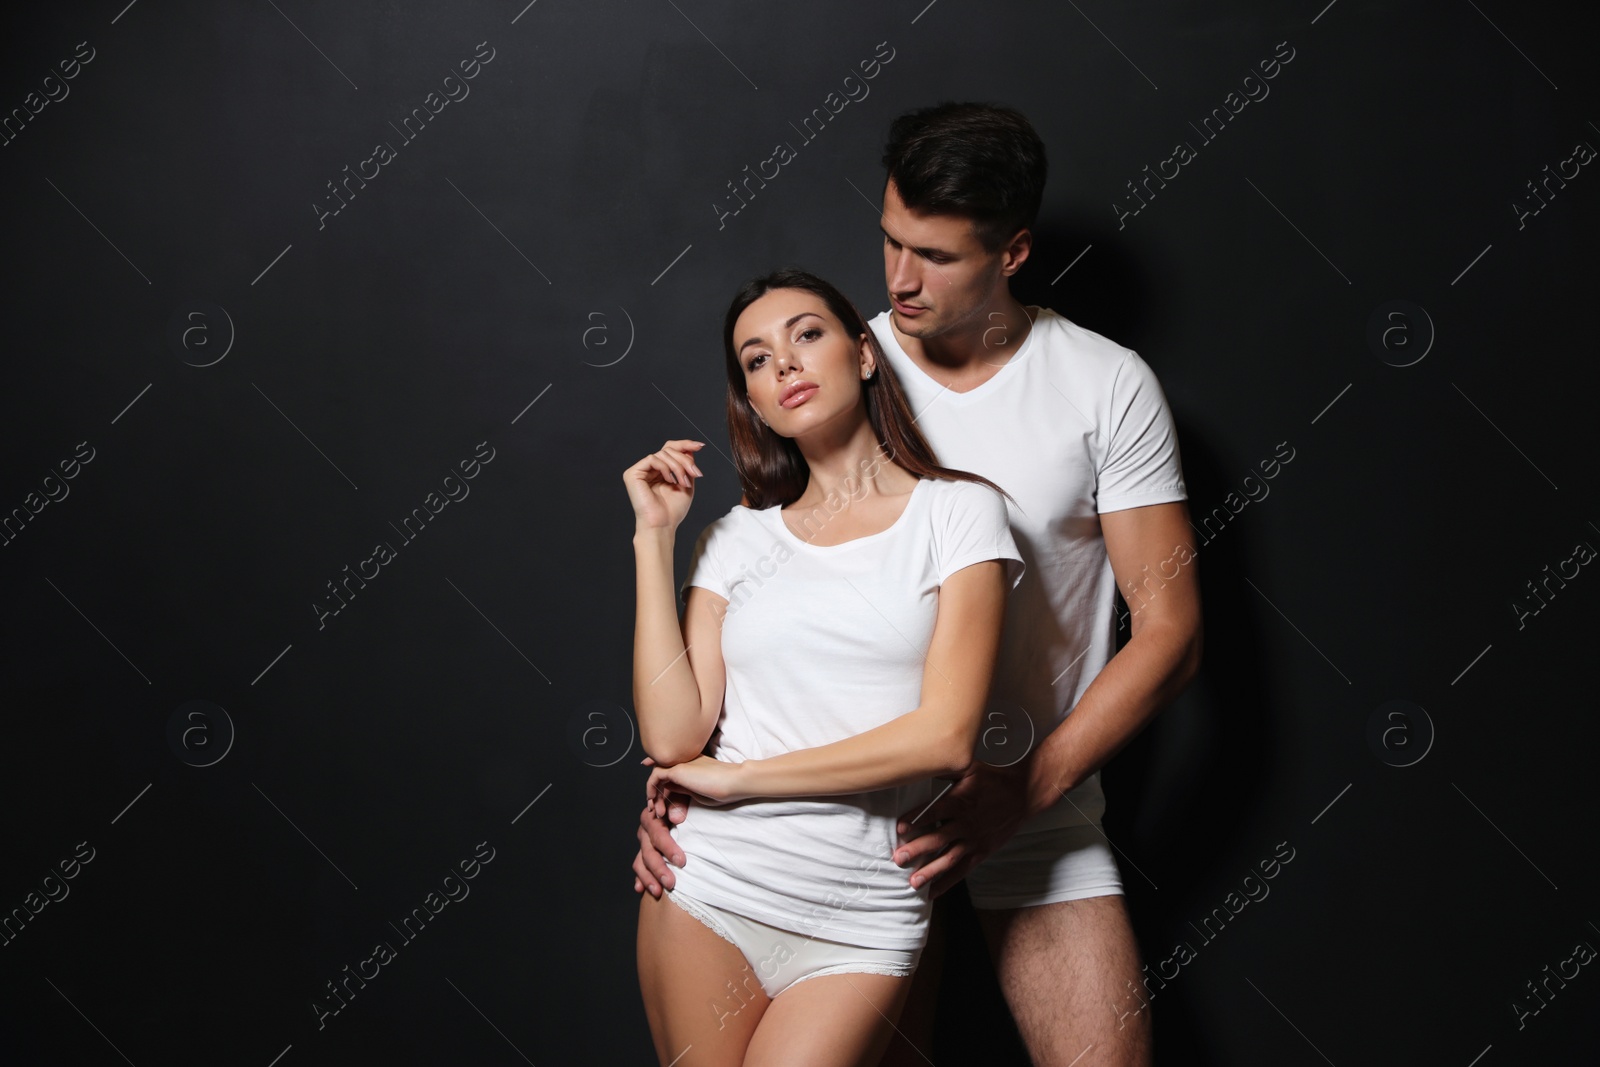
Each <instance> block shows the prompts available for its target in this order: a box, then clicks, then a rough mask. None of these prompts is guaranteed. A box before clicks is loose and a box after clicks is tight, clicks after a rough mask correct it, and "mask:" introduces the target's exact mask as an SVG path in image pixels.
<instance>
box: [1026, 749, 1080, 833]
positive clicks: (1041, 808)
mask: <svg viewBox="0 0 1600 1067" xmlns="http://www.w3.org/2000/svg"><path fill="white" fill-rule="evenodd" d="M1031 764H1032V765H1031V766H1030V768H1029V774H1028V817H1029V818H1032V817H1033V816H1035V815H1042V814H1044V813H1045V812H1047V811H1049V810H1050V809H1051V808H1053V807H1055V806H1056V805H1057V804H1058V803H1060V802H1061V799H1062V797H1064V796H1066V794H1067V793H1068V792H1069V791H1070V790H1068V789H1067V788H1066V786H1065V785H1063V784H1062V783H1061V782H1060V780H1059V779H1058V778H1057V777H1056V776H1055V775H1054V774H1052V773H1051V772H1050V770H1049V768H1048V767H1046V766H1045V763H1044V761H1043V760H1041V759H1037V758H1035V759H1033V760H1032V761H1031Z"/></svg>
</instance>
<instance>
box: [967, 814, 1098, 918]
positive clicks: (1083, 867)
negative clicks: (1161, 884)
mask: <svg viewBox="0 0 1600 1067" xmlns="http://www.w3.org/2000/svg"><path fill="white" fill-rule="evenodd" d="M966 881H967V892H968V895H969V896H971V897H972V906H973V907H974V908H982V909H985V910H993V909H996V908H1029V907H1033V906H1035V905H1038V904H1054V903H1056V902H1058V901H1062V900H1080V899H1082V898H1084V897H1102V896H1120V895H1122V876H1121V874H1120V873H1119V871H1118V870H1117V861H1116V858H1115V857H1114V856H1113V855H1112V853H1111V846H1110V845H1109V844H1108V843H1107V842H1106V837H1105V834H1104V833H1102V832H1101V830H1100V827H1099V826H1096V825H1089V826H1059V827H1055V828H1053V829H1049V830H1036V831H1033V832H1030V833H1019V834H1015V835H1013V836H1012V838H1011V840H1009V841H1007V842H1006V843H1005V844H1004V845H1002V846H1000V848H999V849H998V850H997V851H995V852H994V853H993V854H991V855H990V856H989V857H988V858H987V859H985V860H984V861H983V862H982V863H980V864H978V865H977V866H976V867H974V868H972V870H970V871H968V872H967V878H966Z"/></svg>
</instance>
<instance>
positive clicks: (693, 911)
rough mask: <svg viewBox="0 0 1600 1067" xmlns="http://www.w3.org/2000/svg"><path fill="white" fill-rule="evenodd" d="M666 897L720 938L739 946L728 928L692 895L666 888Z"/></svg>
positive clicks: (736, 946) (735, 946)
mask: <svg viewBox="0 0 1600 1067" xmlns="http://www.w3.org/2000/svg"><path fill="white" fill-rule="evenodd" d="M667 898H668V899H669V900H671V901H672V902H673V903H674V904H676V905H677V906H678V907H680V908H682V909H683V910H684V911H686V912H688V913H689V914H690V915H692V916H694V917H695V918H696V919H699V920H700V922H701V923H702V924H704V925H705V926H706V927H707V928H708V929H710V931H711V932H712V933H714V934H716V935H717V936H718V937H720V938H722V940H724V941H726V942H727V943H728V944H730V945H732V946H733V947H734V948H738V947H739V943H738V942H737V941H735V940H734V939H733V935H732V934H730V933H728V928H727V927H725V926H723V925H722V924H721V923H720V922H718V921H717V917H716V916H715V915H713V914H712V913H711V912H710V911H708V910H706V908H705V907H703V906H702V905H701V903H700V902H699V901H698V900H695V899H694V898H693V897H688V896H685V895H684V894H682V893H679V892H677V891H676V890H668V891H667Z"/></svg>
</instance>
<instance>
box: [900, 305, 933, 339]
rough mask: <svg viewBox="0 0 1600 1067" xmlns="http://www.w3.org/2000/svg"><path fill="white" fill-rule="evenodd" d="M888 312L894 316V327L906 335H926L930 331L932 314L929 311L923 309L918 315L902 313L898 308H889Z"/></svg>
mask: <svg viewBox="0 0 1600 1067" xmlns="http://www.w3.org/2000/svg"><path fill="white" fill-rule="evenodd" d="M890 314H891V315H892V316H893V318H894V324H895V327H896V328H897V329H899V331H900V332H901V333H903V334H905V335H906V336H908V337H926V336H928V335H929V334H930V333H931V332H932V331H931V330H930V329H929V326H930V324H931V321H932V316H933V313H932V312H931V311H924V312H923V313H922V314H920V315H902V314H901V313H900V312H899V311H898V310H895V309H892V308H891V309H890Z"/></svg>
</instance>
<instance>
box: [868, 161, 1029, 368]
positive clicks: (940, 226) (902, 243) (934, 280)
mask: <svg viewBox="0 0 1600 1067" xmlns="http://www.w3.org/2000/svg"><path fill="white" fill-rule="evenodd" d="M879 227H880V228H881V229H882V230H883V280H884V284H885V285H886V286H887V287H888V290H889V297H890V300H891V301H892V302H893V315H894V323H895V325H896V326H898V327H899V328H900V332H901V333H904V334H908V335H910V336H912V337H919V338H921V339H923V340H929V339H932V338H936V337H940V336H943V335H945V334H949V333H951V332H953V331H959V330H963V329H966V330H970V329H972V328H973V327H974V326H979V327H981V326H982V325H984V324H985V323H984V317H983V316H984V312H985V310H986V309H987V308H988V307H989V305H990V301H991V300H992V299H993V297H994V295H995V291H996V288H997V287H999V286H1001V285H1003V284H1004V280H1005V278H1004V274H1003V273H1002V271H1003V261H1004V260H1005V258H1006V254H1005V249H1000V250H997V251H995V252H988V251H986V250H985V249H984V247H983V245H982V244H981V243H980V242H979V241H978V238H977V236H976V235H975V234H974V233H973V224H972V220H971V219H967V218H963V217H962V216H959V215H928V214H923V213H921V212H916V211H913V210H912V209H910V208H908V207H906V205H905V202H904V201H903V200H901V199H900V192H899V190H898V189H896V188H895V185H894V182H892V181H890V182H887V183H886V184H885V186H884V190H883V217H882V218H881V219H880V220H879Z"/></svg>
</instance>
